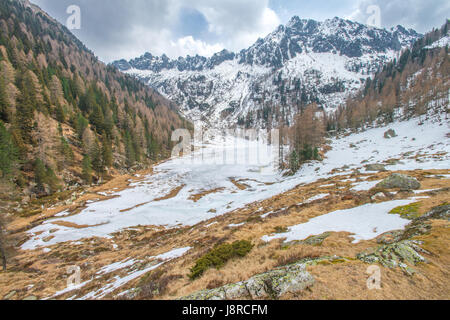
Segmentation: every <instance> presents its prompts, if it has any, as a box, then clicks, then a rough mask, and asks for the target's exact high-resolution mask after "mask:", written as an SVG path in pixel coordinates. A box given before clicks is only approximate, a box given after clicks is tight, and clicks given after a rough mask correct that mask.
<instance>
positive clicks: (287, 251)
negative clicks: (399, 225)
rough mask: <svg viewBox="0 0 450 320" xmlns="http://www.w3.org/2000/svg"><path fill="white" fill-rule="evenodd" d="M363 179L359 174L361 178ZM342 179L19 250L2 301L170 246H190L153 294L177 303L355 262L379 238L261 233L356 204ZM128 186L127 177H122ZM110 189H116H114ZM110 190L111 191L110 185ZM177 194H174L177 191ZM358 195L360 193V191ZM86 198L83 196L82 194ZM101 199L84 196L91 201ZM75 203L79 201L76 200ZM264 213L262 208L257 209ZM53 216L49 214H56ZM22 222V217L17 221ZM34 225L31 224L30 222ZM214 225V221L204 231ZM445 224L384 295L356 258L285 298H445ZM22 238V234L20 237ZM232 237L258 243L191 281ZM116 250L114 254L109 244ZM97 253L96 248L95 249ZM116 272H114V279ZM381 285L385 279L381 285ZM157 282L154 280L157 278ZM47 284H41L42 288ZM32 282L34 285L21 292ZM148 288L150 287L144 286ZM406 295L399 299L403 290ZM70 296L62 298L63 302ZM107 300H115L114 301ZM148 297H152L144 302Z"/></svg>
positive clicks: (46, 292)
mask: <svg viewBox="0 0 450 320" xmlns="http://www.w3.org/2000/svg"><path fill="white" fill-rule="evenodd" d="M403 173H406V174H409V175H412V176H415V177H417V178H418V179H419V180H420V181H421V183H422V189H436V188H447V187H449V180H448V179H434V178H427V177H426V176H427V175H429V174H448V170H430V171H426V172H424V171H414V172H403ZM387 174H389V173H375V174H373V175H371V177H373V179H382V178H383V177H385V176H387ZM361 176H363V175H361ZM346 178H347V177H336V178H332V179H329V180H323V181H319V182H316V183H313V184H310V185H303V186H298V187H296V188H294V189H292V190H290V191H288V192H286V193H284V194H281V195H277V196H275V197H273V198H271V199H267V200H264V201H261V202H258V203H252V204H249V205H248V206H246V207H245V208H242V209H239V210H235V211H233V212H230V213H228V214H226V215H222V216H219V217H215V218H213V219H211V220H209V221H205V222H203V223H200V224H199V225H197V226H194V227H183V228H180V229H174V230H165V229H164V228H159V227H154V226H153V227H152V226H146V227H139V228H138V229H139V231H133V232H129V231H123V232H119V233H117V234H114V235H113V238H112V239H103V238H100V239H96V238H93V239H85V240H83V241H82V244H81V245H77V246H74V245H72V244H70V243H67V244H58V245H55V246H51V252H49V253H45V254H44V253H43V252H42V250H39V249H38V250H34V251H21V252H20V254H19V255H18V256H16V257H15V258H14V261H11V265H10V266H9V269H8V272H7V273H0V298H2V297H4V296H5V295H6V294H8V293H9V292H11V291H12V290H16V291H17V292H18V294H17V296H16V297H15V298H14V299H16V298H18V299H20V298H23V297H25V296H28V295H31V294H32V295H36V296H37V297H39V298H45V297H49V296H51V295H53V294H54V293H55V292H56V291H58V290H61V289H64V286H65V280H66V278H67V275H66V266H67V265H73V264H75V265H79V266H82V280H83V281H86V280H89V279H91V278H94V277H95V273H96V272H97V271H98V270H99V269H100V268H102V267H104V266H105V265H108V264H111V263H113V262H118V261H123V260H124V259H127V258H131V257H133V258H135V259H137V260H143V261H146V259H147V258H148V257H149V256H156V255H158V254H161V253H164V252H168V251H170V250H172V249H174V248H181V247H186V246H191V247H193V249H192V250H191V251H189V252H188V253H187V254H186V255H185V256H183V257H182V258H180V259H177V260H174V261H172V262H170V263H167V264H165V265H164V277H168V278H167V279H168V280H167V279H165V278H163V277H161V279H162V280H164V281H162V280H161V284H158V285H159V286H161V287H164V290H163V293H161V294H159V295H158V296H153V297H152V298H153V299H174V298H177V297H181V296H185V295H188V294H191V293H193V292H196V291H199V290H203V289H205V288H208V287H214V286H217V287H219V286H220V285H225V284H228V283H236V282H239V281H243V280H247V279H248V278H250V277H252V276H254V275H255V274H259V273H263V272H266V271H268V270H272V269H273V268H275V267H277V266H280V265H283V264H287V263H290V262H295V260H297V259H299V260H301V259H303V258H311V257H319V256H330V255H338V256H342V257H347V258H352V257H355V256H356V254H357V253H359V252H361V251H364V250H365V249H367V248H369V247H374V246H377V243H376V240H371V241H361V242H360V243H358V244H352V239H351V238H350V237H349V234H348V233H345V232H342V233H332V234H331V235H330V236H329V237H328V238H327V239H325V241H324V242H323V244H322V245H321V246H317V247H315V246H314V247H313V246H307V245H303V244H297V245H291V246H288V247H286V246H285V245H284V244H282V241H281V240H275V241H272V242H270V243H264V242H262V241H261V240H260V239H261V237H262V236H264V235H267V234H271V233H272V232H273V231H274V230H275V228H276V227H277V226H292V225H296V224H299V223H304V222H307V221H308V220H309V219H311V218H314V217H317V216H319V215H322V214H325V213H328V212H331V211H334V210H340V209H346V208H352V207H355V206H357V205H358V204H357V201H356V199H355V198H352V199H348V200H345V201H342V197H343V195H345V193H346V192H347V190H348V188H349V184H350V183H349V182H342V181H341V180H344V179H346ZM122 181H125V180H122ZM331 183H334V184H337V185H338V186H344V187H345V188H346V189H342V190H340V189H339V190H338V189H336V188H334V187H328V188H326V189H325V190H327V192H330V194H331V196H330V197H329V198H328V199H325V200H322V201H318V202H315V203H312V204H308V205H305V206H296V204H298V203H300V202H303V201H304V200H305V199H308V198H310V197H311V196H314V195H316V194H317V193H319V191H318V187H319V186H321V185H324V184H331ZM113 185H114V184H113ZM114 188H115V187H114ZM178 192H179V191H178ZM361 194H362V193H361ZM427 195H428V196H430V197H431V198H430V199H423V200H422V199H421V200H419V201H421V203H422V204H421V207H420V210H421V211H420V213H424V212H426V211H428V210H429V209H430V208H432V207H434V206H436V205H439V204H441V203H443V202H445V201H448V200H449V198H450V195H449V192H448V191H444V192H438V193H433V194H427ZM85 196H88V195H85ZM94 196H96V197H97V198H99V196H98V195H96V194H95V193H91V194H89V197H94ZM402 196H403V197H410V196H411V195H397V196H396V198H398V197H402ZM77 201H78V200H77ZM261 208H262V210H260V209H261ZM283 208H289V209H284V211H283V212H284V213H283V214H282V215H274V216H269V217H267V218H266V219H261V218H259V219H257V218H258V217H259V216H260V215H262V214H264V213H267V212H269V211H275V212H278V211H281V210H282V209H283ZM55 211H57V209H55V210H54V211H52V212H51V213H52V214H53V215H54V213H55ZM47 216H48V217H51V216H52V215H51V214H49V212H47V211H45V212H44V217H43V218H42V219H45V217H47ZM21 221H24V219H21ZM28 221H32V220H28ZM213 222H216V224H214V225H212V226H210V227H208V228H206V225H209V224H211V223H213ZM240 222H246V223H245V224H244V225H243V226H241V227H239V228H233V229H229V228H227V226H228V225H229V224H231V223H234V224H237V223H240ZM448 230H449V229H448V222H446V221H435V222H433V230H432V233H431V234H430V235H427V236H423V237H421V238H420V239H421V240H423V241H425V244H424V248H425V249H426V250H429V251H431V252H433V254H435V256H432V257H428V256H427V259H429V260H430V262H431V264H422V265H419V266H418V267H416V270H417V271H418V272H419V273H418V274H417V275H414V276H413V277H406V276H405V275H404V274H403V273H402V272H401V271H400V270H388V269H384V268H382V276H383V279H384V280H383V290H382V292H367V289H366V286H365V281H366V280H367V277H368V275H367V274H366V273H365V271H366V269H367V265H366V264H364V263H362V262H359V261H351V262H347V263H342V264H332V265H319V266H315V267H311V268H310V269H309V270H310V272H311V273H312V275H313V276H314V277H315V278H316V284H315V285H314V287H313V288H312V289H311V291H306V292H303V293H301V294H299V295H290V296H286V297H283V298H286V299H381V298H386V299H403V298H405V299H413V298H418V299H434V298H437V297H441V298H444V299H448V297H449V296H450V294H449V289H448V288H449V287H450V286H449V280H448V279H450V277H449V274H450V272H449V265H450V253H449V250H448V246H449V244H450V239H449V231H448ZM20 235H21V236H22V237H25V236H26V235H25V234H22V233H20ZM235 240H250V241H252V242H253V243H254V244H255V247H254V248H253V250H252V251H251V252H250V253H249V254H248V256H246V257H244V258H242V259H234V260H232V261H229V262H228V263H227V264H226V265H225V266H224V267H223V268H222V269H220V270H216V269H210V270H208V271H206V272H205V274H204V275H203V276H202V278H200V279H198V280H195V281H190V280H189V279H188V277H187V275H188V273H189V268H191V267H192V266H193V265H194V263H195V261H196V259H197V258H198V257H199V256H201V255H203V254H204V253H205V252H207V251H208V250H209V249H210V248H211V247H213V246H214V245H215V244H217V243H218V242H233V241H235ZM113 241H114V244H116V245H118V247H119V248H118V249H113V247H112V244H113ZM100 249H101V250H100ZM113 276H114V274H112V275H111V277H113ZM101 281H104V279H102V280H94V281H93V282H92V283H91V284H90V285H89V286H86V288H83V289H82V290H80V292H79V294H80V296H81V295H83V294H86V293H88V292H89V291H90V290H94V289H98V288H99V287H101V286H104V285H105V283H104V282H101ZM385 281H386V282H385ZM156 282H157V281H156ZM42 284H45V285H42ZM29 285H34V286H33V287H32V288H31V289H30V290H26V289H24V288H27V287H28V286H29ZM140 285H142V283H141V280H140V279H136V280H135V281H131V282H130V283H128V284H127V285H126V286H124V287H122V288H120V291H124V290H126V289H129V288H134V287H137V286H140ZM148 289H149V290H150V289H151V288H150V287H149V288H148ZM403 291H404V292H405V293H404V294H402V292H403ZM72 295H73V293H68V294H66V295H64V296H61V297H59V298H60V299H63V298H68V297H70V296H72ZM111 297H112V296H111ZM147 298H149V297H147Z"/></svg>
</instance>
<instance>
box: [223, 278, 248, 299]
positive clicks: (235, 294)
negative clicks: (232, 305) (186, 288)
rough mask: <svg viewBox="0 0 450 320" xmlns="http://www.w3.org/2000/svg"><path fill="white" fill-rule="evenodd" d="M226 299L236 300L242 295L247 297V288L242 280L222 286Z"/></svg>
mask: <svg viewBox="0 0 450 320" xmlns="http://www.w3.org/2000/svg"><path fill="white" fill-rule="evenodd" d="M223 290H224V291H225V297H226V299H227V300H237V299H242V298H243V297H247V296H248V297H249V292H248V289H247V287H246V285H245V283H244V282H238V283H233V284H229V285H226V286H224V287H223Z"/></svg>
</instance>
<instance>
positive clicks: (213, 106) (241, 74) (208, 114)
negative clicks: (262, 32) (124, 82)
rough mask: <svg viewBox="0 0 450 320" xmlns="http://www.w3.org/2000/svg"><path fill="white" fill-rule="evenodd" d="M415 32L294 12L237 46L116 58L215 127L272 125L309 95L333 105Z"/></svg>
mask: <svg viewBox="0 0 450 320" xmlns="http://www.w3.org/2000/svg"><path fill="white" fill-rule="evenodd" d="M419 36H420V35H419V34H417V33H416V32H415V31H413V30H406V29H404V28H403V27H401V26H398V27H396V28H393V29H391V30H389V31H387V30H383V29H376V28H372V27H368V26H365V25H362V24H359V23H355V22H351V21H347V20H342V19H339V18H334V19H332V20H326V21H325V22H317V21H314V20H301V19H300V18H298V17H294V18H292V19H291V20H290V21H289V23H288V24H287V25H286V26H283V25H282V26H280V27H279V28H278V29H277V30H275V31H274V32H273V33H271V34H270V35H268V36H267V37H266V38H264V39H259V40H258V41H257V42H256V43H255V44H254V45H253V46H251V47H250V48H248V49H246V50H242V51H241V52H240V53H232V52H228V51H226V50H224V51H222V52H220V53H217V54H215V55H214V56H213V57H211V58H205V57H200V56H196V57H189V56H188V57H187V58H181V57H180V58H179V59H178V60H171V59H169V58H168V57H167V56H165V55H163V56H162V57H154V56H152V55H151V54H150V53H146V54H145V55H143V56H142V57H140V58H137V59H134V60H131V61H129V62H127V61H125V60H121V61H117V62H115V63H114V65H115V66H116V67H117V68H119V69H120V70H122V71H124V72H126V73H127V74H130V75H134V76H136V77H137V78H139V79H142V80H144V81H145V82H146V83H148V84H149V85H150V86H151V87H154V88H156V89H157V90H159V91H160V92H161V93H162V94H163V95H165V96H166V97H168V98H170V99H173V100H174V101H176V103H178V104H179V105H180V106H181V107H182V111H183V113H184V114H185V115H186V116H187V117H188V118H190V119H192V120H203V121H205V122H210V124H211V125H212V126H215V127H218V126H219V127H220V126H222V127H227V126H232V125H235V124H236V123H237V124H239V125H246V126H247V127H271V126H272V125H276V124H277V123H279V122H280V121H284V122H288V123H289V122H291V121H292V119H293V115H294V114H296V113H297V112H298V111H299V109H300V108H301V107H303V106H305V105H307V104H309V103H312V102H317V103H318V104H320V105H322V106H323V107H324V108H325V109H330V108H334V107H336V106H338V105H339V104H340V103H342V102H343V101H344V99H345V98H346V97H347V96H348V95H349V94H350V93H352V92H353V91H356V90H357V89H359V88H360V87H361V85H362V84H364V81H365V79H366V78H367V77H368V76H369V75H372V74H374V73H375V72H376V71H377V70H378V68H379V67H380V66H381V65H382V64H383V63H385V62H388V61H390V60H391V59H392V58H394V57H395V56H396V55H397V54H398V52H399V51H400V50H401V49H402V48H404V47H406V46H408V45H410V44H411V43H413V42H414V41H415V40H416V39H417V38H418V37H419Z"/></svg>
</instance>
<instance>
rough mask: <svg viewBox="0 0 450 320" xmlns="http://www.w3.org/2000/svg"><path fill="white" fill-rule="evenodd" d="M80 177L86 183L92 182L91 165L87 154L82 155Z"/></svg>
mask: <svg viewBox="0 0 450 320" xmlns="http://www.w3.org/2000/svg"><path fill="white" fill-rule="evenodd" d="M81 178H82V179H83V181H84V183H85V184H87V185H90V184H91V183H92V165H91V158H90V157H89V155H85V156H84V157H83V163H82V173H81Z"/></svg>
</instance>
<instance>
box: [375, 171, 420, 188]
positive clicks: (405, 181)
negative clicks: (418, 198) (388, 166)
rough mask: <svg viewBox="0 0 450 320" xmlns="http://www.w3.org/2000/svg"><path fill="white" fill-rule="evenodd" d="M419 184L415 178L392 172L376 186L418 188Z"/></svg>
mask: <svg viewBox="0 0 450 320" xmlns="http://www.w3.org/2000/svg"><path fill="white" fill-rule="evenodd" d="M420 187H421V185H420V182H419V181H417V179H416V178H413V177H410V176H407V175H404V174H399V173H394V174H392V175H390V176H389V177H388V178H386V179H385V180H383V181H381V182H380V183H379V184H377V185H376V188H383V189H397V188H398V189H401V190H418V189H420Z"/></svg>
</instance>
